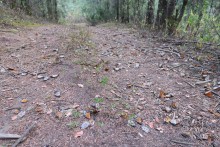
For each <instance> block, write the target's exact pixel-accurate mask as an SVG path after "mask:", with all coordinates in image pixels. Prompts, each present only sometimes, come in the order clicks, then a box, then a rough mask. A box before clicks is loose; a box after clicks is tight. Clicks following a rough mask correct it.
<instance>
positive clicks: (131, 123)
mask: <svg viewBox="0 0 220 147" xmlns="http://www.w3.org/2000/svg"><path fill="white" fill-rule="evenodd" d="M128 125H129V126H131V127H136V124H135V122H134V121H133V120H128Z"/></svg>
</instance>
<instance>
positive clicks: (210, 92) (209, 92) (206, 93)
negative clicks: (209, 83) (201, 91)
mask: <svg viewBox="0 0 220 147" xmlns="http://www.w3.org/2000/svg"><path fill="white" fill-rule="evenodd" d="M205 96H207V97H209V98H212V97H213V94H212V91H207V92H205Z"/></svg>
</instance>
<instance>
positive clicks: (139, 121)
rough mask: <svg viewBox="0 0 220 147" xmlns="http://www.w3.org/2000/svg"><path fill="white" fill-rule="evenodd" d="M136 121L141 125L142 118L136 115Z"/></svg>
mask: <svg viewBox="0 0 220 147" xmlns="http://www.w3.org/2000/svg"><path fill="white" fill-rule="evenodd" d="M136 122H137V123H138V124H139V125H142V123H143V119H142V118H141V117H138V118H136Z"/></svg>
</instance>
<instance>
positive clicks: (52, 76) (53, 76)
mask: <svg viewBox="0 0 220 147" xmlns="http://www.w3.org/2000/svg"><path fill="white" fill-rule="evenodd" d="M58 76H59V75H58V74H57V75H51V78H57V77H58Z"/></svg>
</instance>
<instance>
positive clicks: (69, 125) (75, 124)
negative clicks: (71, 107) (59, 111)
mask: <svg viewBox="0 0 220 147" xmlns="http://www.w3.org/2000/svg"><path fill="white" fill-rule="evenodd" d="M78 126H79V123H78V122H76V121H72V122H70V123H68V124H67V127H68V128H69V129H74V128H77V127H78Z"/></svg>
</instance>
